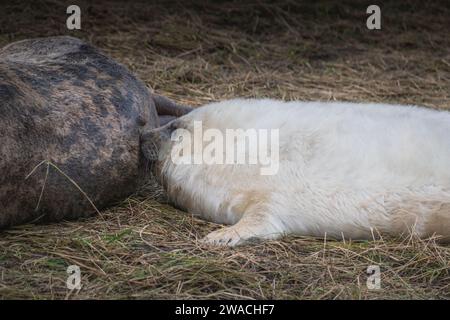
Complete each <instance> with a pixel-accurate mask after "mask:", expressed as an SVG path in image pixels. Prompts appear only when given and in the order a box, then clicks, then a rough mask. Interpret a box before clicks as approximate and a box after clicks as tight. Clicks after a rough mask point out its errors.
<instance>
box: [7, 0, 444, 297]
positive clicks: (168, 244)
mask: <svg viewBox="0 0 450 320" xmlns="http://www.w3.org/2000/svg"><path fill="white" fill-rule="evenodd" d="M78 3H80V4H81V7H82V17H83V22H82V28H83V30H82V31H77V32H70V31H68V30H66V29H65V18H66V16H65V7H66V5H67V4H64V3H60V2H57V1H51V0H48V1H43V2H41V3H39V2H36V1H34V2H30V3H29V4H28V3H24V2H22V1H16V3H14V2H13V1H12V2H9V3H2V4H0V12H1V13H0V45H5V44H7V43H9V42H11V41H14V40H18V39H23V38H28V37H35V36H47V35H56V34H72V35H75V36H78V37H81V38H83V39H86V40H88V41H90V42H92V43H94V44H95V45H97V46H99V47H100V48H102V49H103V50H104V51H105V52H106V53H108V54H109V55H111V56H113V57H114V58H116V59H117V60H119V61H121V62H122V63H124V64H125V65H127V66H128V67H129V68H130V69H132V70H133V71H134V72H136V73H137V74H138V75H139V76H140V77H141V78H142V79H143V80H144V81H146V83H147V84H148V85H149V86H151V87H153V88H154V89H155V90H156V91H158V92H159V93H162V94H164V95H167V96H169V97H171V98H174V99H176V100H178V101H180V102H184V103H189V104H192V105H200V104H202V103H205V102H209V101H214V100H220V99H224V98H230V97H236V96H245V97H275V98H284V99H302V100H318V99H319V100H334V99H336V100H348V101H383V102H393V103H414V104H422V105H426V106H429V107H433V108H446V109H450V97H449V94H450V81H449V80H450V50H449V48H450V37H449V36H448V30H450V28H449V27H450V19H449V17H450V6H449V4H447V2H445V1H441V2H439V1H436V2H433V4H430V3H427V2H425V1H410V2H408V3H407V4H401V3H400V2H397V1H389V2H386V1H383V5H382V14H383V18H382V19H383V20H382V27H383V29H382V30H381V31H369V30H367V29H366V28H365V19H366V14H365V8H366V7H367V5H368V4H369V3H368V2H362V1H359V2H356V1H353V3H350V2H348V1H344V2H341V1H340V2H336V1H331V0H330V1H321V2H319V3H315V2H313V1H311V2H310V3H299V2H298V1H280V2H279V3H278V4H276V5H275V4H271V3H270V2H269V1H267V2H266V1H257V2H256V1H255V3H251V2H243V1H237V2H223V3H221V4H205V3H203V2H197V3H195V2H190V3H186V2H183V4H182V5H181V4H175V3H170V4H167V3H166V4H163V2H159V3H158V2H157V3H153V4H149V3H148V2H144V1H143V2H132V3H127V2H125V1H124V2H123V3H122V2H119V1H112V2H109V1H108V2H106V1H104V2H102V1H96V4H95V5H92V4H91V5H88V4H87V2H86V3H85V4H84V5H83V3H84V2H83V1H79V2H78ZM216 227H217V226H216V225H214V224H210V223H206V222H203V221H200V220H198V219H195V218H193V217H191V216H189V215H187V214H186V213H183V212H179V211H177V210H175V209H173V208H172V207H170V206H168V205H166V204H164V202H163V201H159V202H158V201H156V200H155V199H153V198H152V197H148V196H147V197H145V196H143V195H141V196H134V197H132V198H130V199H127V200H126V201H124V202H123V203H121V204H119V205H118V206H117V207H115V208H112V209H110V210H108V211H105V212H103V214H102V217H99V216H97V217H93V218H90V219H85V220H82V221H75V222H64V223H58V224H50V225H38V226H36V225H33V226H31V225H28V226H21V227H17V228H14V229H10V230H6V231H3V232H2V233H1V234H0V297H2V298H7V299H11V298H27V299H37V298H39V299H41V298H45V299H47V298H48V299H52V298H58V299H59V298H73V299H81V298H106V299H108V298H162V299H166V298H176V299H184V298H187V299H192V298H232V299H233V298H263V299H265V298H274V299H344V298H346V299H380V298H387V299H397V298H398V299H409V298H419V299H429V298H450V271H449V269H450V247H448V246H442V245H438V244H436V243H435V241H434V240H433V239H429V240H424V241H420V240H418V239H414V238H404V239H384V240H377V241H373V242H352V243H343V242H330V241H324V240H317V239H308V238H301V237H289V238H285V239H282V240H281V241H269V242H266V243H263V244H257V245H254V246H244V247H241V248H237V249H228V248H210V247H205V246H201V245H200V244H199V243H198V242H197V239H199V238H201V237H202V236H204V235H206V234H207V233H208V232H209V231H211V230H213V229H214V228H216ZM71 264H77V265H79V266H80V267H81V270H82V285H83V287H82V289H81V290H79V291H69V290H67V289H66V286H65V281H66V277H67V274H66V268H67V266H68V265H71ZM369 265H379V266H380V267H381V271H382V283H381V284H382V289H381V290H368V289H367V287H366V278H367V274H366V269H367V266H369Z"/></svg>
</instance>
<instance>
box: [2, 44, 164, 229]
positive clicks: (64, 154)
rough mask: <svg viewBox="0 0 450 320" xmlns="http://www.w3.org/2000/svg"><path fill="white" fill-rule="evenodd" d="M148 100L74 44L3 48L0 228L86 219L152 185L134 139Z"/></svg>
mask: <svg viewBox="0 0 450 320" xmlns="http://www.w3.org/2000/svg"><path fill="white" fill-rule="evenodd" d="M158 125H159V121H158V114H157V111H156V108H155V103H154V97H153V96H152V95H151V94H150V93H149V91H148V89H147V88H146V86H145V84H144V83H142V82H141V81H140V80H138V79H137V78H136V77H134V76H133V75H132V74H131V73H130V72H129V71H128V70H127V69H126V68H125V67H123V66H122V65H120V64H118V63H116V62H114V61H113V60H112V59H110V58H108V57H106V56H105V55H103V54H101V53H100V52H99V51H98V50H97V49H95V48H94V47H92V46H90V45H88V44H86V43H84V42H83V41H81V40H78V39H75V38H71V37H52V38H42V39H32V40H24V41H20V42H16V43H12V44H10V45H8V46H6V47H4V48H3V49H1V50H0V173H1V174H0V227H6V226H11V225H16V224H19V223H24V222H28V221H33V220H43V221H45V220H60V219H70V218H75V217H80V216H86V215H89V214H91V213H93V212H95V210H96V209H95V208H94V206H95V207H96V208H98V209H101V208H103V207H105V206H107V205H110V204H112V203H114V202H115V201H118V200H121V199H124V198H125V197H126V196H128V195H130V194H131V193H133V192H134V191H135V190H136V189H137V188H138V186H139V184H140V183H141V182H142V181H144V180H145V179H147V178H148V176H147V175H146V171H145V169H144V167H145V165H144V164H143V160H142V158H141V156H140V149H139V134H140V130H142V129H143V128H147V129H149V128H156V127H157V126H158Z"/></svg>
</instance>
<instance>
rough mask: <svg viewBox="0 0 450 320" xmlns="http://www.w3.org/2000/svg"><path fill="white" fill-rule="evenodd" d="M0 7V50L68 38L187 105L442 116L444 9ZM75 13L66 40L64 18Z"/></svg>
mask: <svg viewBox="0 0 450 320" xmlns="http://www.w3.org/2000/svg"><path fill="white" fill-rule="evenodd" d="M92 2H93V1H57V0H46V1H21V0H17V1H2V2H1V4H0V45H1V46H3V45H5V44H7V43H9V42H12V41H16V40H20V39H24V38H30V37H43V36H51V35H71V36H75V37H79V38H82V39H85V40H87V41H89V42H91V43H93V44H94V45H96V46H98V47H100V48H101V49H102V50H103V51H104V52H105V53H107V54H108V55H111V56H112V57H114V58H116V59H117V60H118V61H120V62H122V63H124V64H125V65H127V66H128V67H129V68H130V69H131V70H133V71H134V72H135V73H137V74H138V75H139V76H140V77H141V78H142V79H143V80H144V81H145V82H146V83H147V84H148V85H149V86H151V87H152V88H153V89H155V90H157V91H158V92H161V93H163V94H167V95H168V96H170V97H172V98H175V99H177V100H180V101H182V102H185V103H191V104H194V105H198V104H202V103H204V102H208V101H211V100H218V99H224V98H230V97H236V96H245V97H277V98H284V99H304V100H315V99H320V100H335V99H336V100H352V101H384V102H393V103H395V102H399V103H415V104H423V105H427V106H430V107H437V108H448V107H450V104H449V93H450V90H449V89H450V88H449V85H450V82H449V72H450V51H449V49H450V37H449V32H450V2H448V1H422V0H410V1H380V3H378V5H379V6H380V8H381V30H369V29H368V28H367V26H366V20H367V18H368V16H369V14H367V13H366V9H367V7H368V6H369V5H370V4H375V3H374V2H373V1H333V0H330V1H293V0H286V1H210V2H208V1H179V2H177V1H114V0H113V1H103V0H100V1H95V3H92ZM71 4H77V5H78V6H79V7H80V9H81V30H68V29H67V27H66V19H67V18H68V17H69V15H68V14H66V8H67V7H68V6H69V5H71Z"/></svg>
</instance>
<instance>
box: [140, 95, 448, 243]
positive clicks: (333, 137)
mask: <svg viewBox="0 0 450 320" xmlns="http://www.w3.org/2000/svg"><path fill="white" fill-rule="evenodd" d="M196 121H198V122H197V123H199V122H200V121H201V123H202V126H203V132H205V131H206V130H207V129H212V128H214V129H216V130H218V131H219V132H222V133H223V134H224V137H225V136H226V135H225V132H226V131H227V129H236V128H241V129H244V130H247V129H278V130H279V145H278V151H279V157H278V158H279V163H278V165H279V166H278V170H277V171H276V173H274V174H269V175H262V174H261V170H260V169H261V167H262V164H256V165H254V164H253V165H252V164H239V165H238V164H229V163H224V164H217V163H212V164H211V163H208V164H207V163H205V162H201V163H197V164H193V163H186V162H183V161H181V162H180V161H179V160H180V158H177V159H178V162H177V161H173V160H174V155H177V154H178V153H179V151H180V150H184V151H185V150H192V155H193V156H195V153H196V152H205V150H206V149H205V148H203V149H202V148H199V147H194V148H192V149H186V148H184V147H183V148H181V149H180V143H182V144H183V143H186V141H188V140H192V144H196V143H197V146H198V145H201V146H204V147H205V146H206V145H209V144H210V142H211V137H206V136H204V137H201V136H198V135H197V136H196V135H195V134H192V139H183V140H180V141H178V140H177V138H176V137H177V135H176V134H175V133H177V132H178V131H180V130H187V131H188V132H191V133H193V131H194V127H195V122H196ZM178 129H180V130H178ZM449 133H450V113H449V112H446V111H436V110H431V109H426V108H421V107H414V106H398V105H382V104H354V103H322V102H281V101H276V100H239V99H238V100H230V101H223V102H220V103H213V104H210V105H207V106H204V107H201V108H198V109H196V110H195V111H193V112H192V113H190V114H188V115H186V116H184V117H181V118H179V119H177V120H174V121H173V122H171V123H169V124H167V125H166V126H164V127H162V128H159V129H156V130H149V131H147V132H146V133H145V134H144V135H143V137H142V138H143V140H144V143H143V145H142V146H143V151H144V152H145V154H146V155H147V156H148V157H150V156H151V155H152V152H149V150H150V151H151V148H152V145H150V144H146V143H145V141H146V140H148V141H152V142H153V143H154V142H155V141H159V146H160V147H158V149H159V150H160V154H159V156H160V157H159V159H158V160H157V161H156V163H155V164H154V168H155V170H156V171H157V172H156V173H157V175H158V176H159V179H160V181H161V182H162V183H163V185H164V187H165V188H166V190H167V193H168V197H169V199H170V200H171V201H172V203H174V204H175V205H177V206H178V207H180V208H182V209H185V210H186V211H188V212H190V213H193V214H196V215H200V216H201V217H203V218H205V219H208V220H211V221H214V222H217V223H223V224H229V225H231V226H229V227H225V228H222V229H220V230H217V231H215V232H213V233H211V234H209V235H208V236H207V237H206V238H205V241H207V242H210V243H215V244H227V245H238V244H241V243H244V242H246V241H247V240H250V239H253V238H257V239H258V238H277V237H279V236H281V235H283V234H286V233H287V234H289V233H294V234H299V235H305V236H318V237H324V236H326V237H328V238H330V237H332V238H338V239H341V238H343V237H345V238H353V239H372V238H374V237H377V236H378V235H379V233H381V234H383V233H386V234H391V235H401V234H404V233H408V232H414V233H416V234H417V235H419V236H421V237H427V236H431V235H433V234H437V235H441V236H444V237H447V238H446V239H449V237H450V134H449ZM171 135H173V136H172V140H174V141H172V140H171V139H170V137H171ZM183 141H184V142H183ZM174 150H177V151H176V152H174ZM225 150H226V152H228V151H229V150H228V149H225ZM273 151H276V150H272V152H273ZM204 155H205V153H203V156H204ZM182 156H186V155H182ZM189 158H190V159H194V158H195V157H189Z"/></svg>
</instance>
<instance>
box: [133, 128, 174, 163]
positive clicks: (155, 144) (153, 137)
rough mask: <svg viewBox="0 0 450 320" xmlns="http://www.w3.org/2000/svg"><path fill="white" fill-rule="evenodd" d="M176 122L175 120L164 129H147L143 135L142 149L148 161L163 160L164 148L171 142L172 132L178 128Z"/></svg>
mask: <svg viewBox="0 0 450 320" xmlns="http://www.w3.org/2000/svg"><path fill="white" fill-rule="evenodd" d="M176 122H177V121H176V120H174V121H171V122H169V123H167V124H166V125H164V126H162V127H159V128H155V129H146V130H144V131H143V132H142V133H141V149H142V152H143V153H144V156H145V158H146V159H147V160H149V161H158V160H162V159H161V157H162V153H161V151H162V147H163V146H164V143H165V142H169V141H170V138H171V134H172V132H173V131H174V130H176V128H177V126H176Z"/></svg>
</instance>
